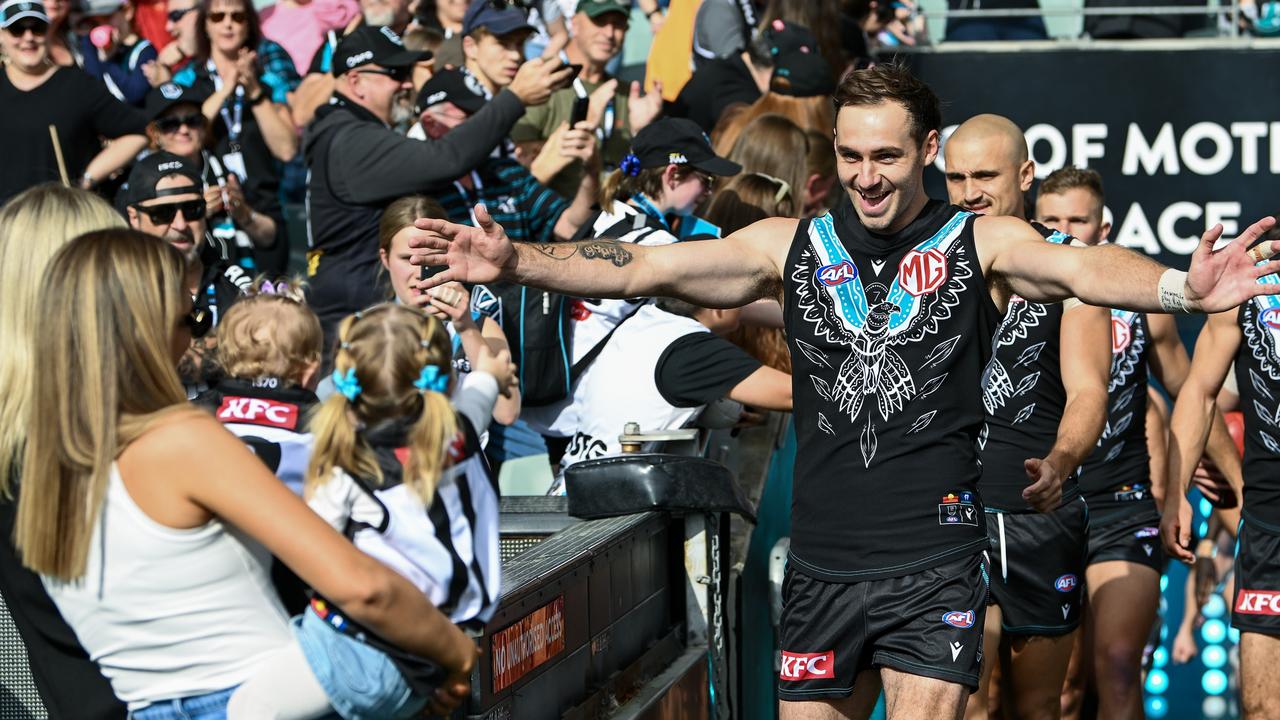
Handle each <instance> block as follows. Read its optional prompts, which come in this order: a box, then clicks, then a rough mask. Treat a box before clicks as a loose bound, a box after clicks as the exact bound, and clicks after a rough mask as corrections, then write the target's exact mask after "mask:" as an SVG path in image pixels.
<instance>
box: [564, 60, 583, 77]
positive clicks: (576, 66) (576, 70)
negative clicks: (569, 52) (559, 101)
mask: <svg viewBox="0 0 1280 720" xmlns="http://www.w3.org/2000/svg"><path fill="white" fill-rule="evenodd" d="M565 67H567V68H569V69H570V70H572V71H573V72H571V73H569V80H570V81H572V80H573V79H574V78H576V77H578V76H579V75H581V74H582V63H566V64H565Z"/></svg>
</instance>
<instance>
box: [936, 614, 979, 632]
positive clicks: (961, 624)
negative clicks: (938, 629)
mask: <svg viewBox="0 0 1280 720" xmlns="http://www.w3.org/2000/svg"><path fill="white" fill-rule="evenodd" d="M973 621H974V615H973V611H972V610H965V611H964V612H961V611H959V610H952V611H951V612H948V613H943V614H942V622H944V623H946V624H948V625H950V626H951V627H958V628H960V629H962V630H963V629H966V628H971V627H973Z"/></svg>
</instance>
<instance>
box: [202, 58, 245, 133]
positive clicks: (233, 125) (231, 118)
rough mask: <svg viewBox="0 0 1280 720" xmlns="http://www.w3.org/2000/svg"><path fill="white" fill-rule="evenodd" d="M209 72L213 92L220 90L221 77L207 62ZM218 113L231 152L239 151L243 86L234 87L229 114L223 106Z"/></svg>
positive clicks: (210, 63)
mask: <svg viewBox="0 0 1280 720" xmlns="http://www.w3.org/2000/svg"><path fill="white" fill-rule="evenodd" d="M205 67H206V68H207V69H208V71H209V77H210V78H211V79H212V80H213V85H214V89H215V90H221V89H222V77H221V76H219V75H218V66H217V65H215V64H214V63H213V60H209V63H208V64H207V65H205ZM218 112H219V113H220V114H221V115H222V122H223V124H224V125H226V126H227V140H228V141H229V142H230V143H231V152H237V151H239V150H240V143H239V139H240V131H241V130H243V129H244V86H243V85H236V101H235V104H233V105H232V106H231V112H227V106H226V105H223V106H222V107H220V108H218Z"/></svg>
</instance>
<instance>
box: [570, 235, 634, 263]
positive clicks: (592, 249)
mask: <svg viewBox="0 0 1280 720" xmlns="http://www.w3.org/2000/svg"><path fill="white" fill-rule="evenodd" d="M622 245H623V244H622V243H620V242H618V241H616V240H592V241H590V242H587V243H583V244H582V245H581V248H582V257H584V258H587V259H588V260H592V259H596V258H599V259H601V260H608V261H610V262H612V263H613V264H614V266H615V267H624V266H625V265H627V264H628V263H630V262H631V258H632V255H631V251H630V250H627V249H626V248H625V247H623V246H622Z"/></svg>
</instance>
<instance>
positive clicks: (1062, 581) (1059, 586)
mask: <svg viewBox="0 0 1280 720" xmlns="http://www.w3.org/2000/svg"><path fill="white" fill-rule="evenodd" d="M1053 589H1054V590H1057V591H1058V592H1071V591H1072V590H1075V589H1076V576H1075V575H1071V574H1067V575H1063V576H1062V577H1060V578H1058V579H1057V580H1054V581H1053Z"/></svg>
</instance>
